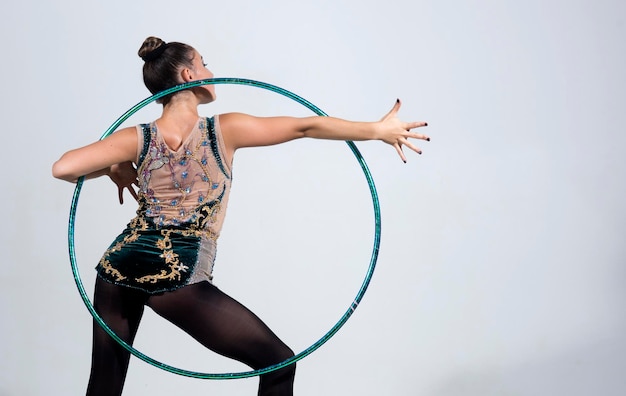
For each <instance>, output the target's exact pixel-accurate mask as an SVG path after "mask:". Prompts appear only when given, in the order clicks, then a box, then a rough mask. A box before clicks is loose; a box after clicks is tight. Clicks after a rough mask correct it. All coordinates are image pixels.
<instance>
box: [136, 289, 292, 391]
mask: <svg viewBox="0 0 626 396" xmlns="http://www.w3.org/2000/svg"><path fill="white" fill-rule="evenodd" d="M147 305H148V306H149V307H150V308H152V309H153V310H154V311H155V312H156V313H157V314H159V315H161V316H162V317H164V318H165V319H167V320H169V321H170V322H172V323H173V324H175V325H176V326H178V327H180V328H181V329H182V330H184V331H185V332H187V333H188V334H190V335H191V336H192V337H193V338H195V339H196V340H198V341H199V342H200V343H201V344H202V345H204V346H205V347H207V348H209V349H211V350H213V351H215V352H217V353H219V354H221V355H224V356H227V357H230V358H232V359H236V360H238V361H240V362H243V363H245V364H247V365H249V366H250V367H252V368H253V369H261V368H265V367H268V366H271V365H273V364H276V363H280V362H282V361H284V360H285V359H288V358H290V357H292V356H293V351H292V350H291V349H289V347H288V346H287V345H285V344H284V343H283V342H282V341H281V340H280V339H279V338H278V337H277V336H276V335H275V334H274V333H273V332H272V331H271V330H270V329H269V328H268V327H267V326H266V325H265V323H263V322H262V321H261V320H260V319H259V318H258V317H257V316H256V315H254V314H253V313H252V312H251V311H250V310H248V309H247V308H246V307H244V306H243V305H241V304H240V303H238V302H237V301H235V300H234V299H232V298H231V297H229V296H227V295H226V294H224V293H223V292H221V291H220V290H219V289H218V288H217V287H215V286H214V285H212V284H211V283H209V282H200V283H196V284H193V285H189V286H185V287H183V288H182V289H179V290H176V291H173V292H168V293H164V294H162V295H158V296H150V298H149V299H148V303H147ZM295 370H296V368H295V364H292V365H289V366H287V367H284V368H282V369H280V370H277V371H273V372H271V373H269V374H264V375H262V376H261V377H260V383H259V396H279V395H280V396H291V395H292V394H293V381H294V376H295Z"/></svg>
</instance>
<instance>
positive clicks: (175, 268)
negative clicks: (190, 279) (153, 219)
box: [135, 230, 189, 283]
mask: <svg viewBox="0 0 626 396" xmlns="http://www.w3.org/2000/svg"><path fill="white" fill-rule="evenodd" d="M171 233H172V231H171V230H161V235H163V239H158V240H157V241H156V246H157V248H159V249H161V250H162V251H163V253H161V255H160V256H159V257H161V258H163V259H164V260H165V263H167V264H169V268H170V272H167V271H166V270H161V272H159V273H158V274H153V275H145V276H142V277H141V278H135V280H136V281H137V282H138V283H146V282H149V283H157V281H160V280H180V275H181V272H186V271H187V270H188V269H189V267H188V266H186V265H184V264H182V263H181V262H180V260H178V254H176V253H174V251H173V250H172V241H171V239H170V234H171Z"/></svg>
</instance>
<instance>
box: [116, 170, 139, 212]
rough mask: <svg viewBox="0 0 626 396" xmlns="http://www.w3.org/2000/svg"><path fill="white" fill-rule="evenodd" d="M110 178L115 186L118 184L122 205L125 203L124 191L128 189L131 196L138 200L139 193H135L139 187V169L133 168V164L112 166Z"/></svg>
mask: <svg viewBox="0 0 626 396" xmlns="http://www.w3.org/2000/svg"><path fill="white" fill-rule="evenodd" d="M109 177H110V178H111V180H113V182H114V183H115V184H117V191H118V197H119V200H120V205H121V204H123V203H124V189H125V188H127V189H128V191H129V192H130V195H132V196H133V198H135V201H136V200H137V199H138V196H137V192H136V191H135V187H133V184H134V185H135V186H137V187H139V184H138V182H137V169H135V167H134V166H133V163H132V162H130V161H128V162H122V163H121V164H115V165H112V166H111V168H110V169H109Z"/></svg>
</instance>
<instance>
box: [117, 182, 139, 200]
mask: <svg viewBox="0 0 626 396" xmlns="http://www.w3.org/2000/svg"><path fill="white" fill-rule="evenodd" d="M133 184H137V183H136V182H133V183H131V184H129V185H128V186H125V187H118V189H117V197H118V199H119V201H120V205H123V204H124V189H125V188H127V189H128V192H130V195H132V196H133V198H134V199H135V201H139V196H138V195H137V191H135V189H134V188H133Z"/></svg>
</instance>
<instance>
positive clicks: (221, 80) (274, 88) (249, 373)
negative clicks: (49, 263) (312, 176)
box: [68, 77, 380, 379]
mask: <svg viewBox="0 0 626 396" xmlns="http://www.w3.org/2000/svg"><path fill="white" fill-rule="evenodd" d="M211 84H231V85H248V86H253V87H257V88H263V89H266V90H269V91H272V92H275V93H278V94H281V95H283V96H286V97H287V98H290V99H292V100H294V101H296V102H298V103H300V104H302V105H303V106H305V107H307V108H309V109H310V110H312V111H313V112H314V113H315V114H317V115H320V116H327V114H326V113H324V112H323V111H322V110H320V109H319V108H318V107H317V106H315V105H313V104H312V103H311V102H309V101H307V100H306V99H304V98H301V97H300V96H298V95H296V94H294V93H292V92H289V91H287V90H286V89H283V88H280V87H277V86H275V85H271V84H267V83H264V82H260V81H254V80H248V79H243V78H228V77H223V78H211V79H206V80H198V81H192V82H189V83H185V84H181V85H178V86H175V87H172V88H170V89H167V90H165V91H162V92H159V93H157V94H155V95H153V96H150V97H149V98H146V99H144V100H142V101H141V102H139V103H137V104H136V105H135V106H133V107H132V108H131V109H130V110H128V111H127V112H126V113H124V114H123V115H122V116H121V117H120V118H118V119H117V121H115V122H114V123H113V124H112V125H111V126H110V127H109V128H108V129H107V130H106V132H104V134H103V135H102V137H100V140H102V139H104V138H105V137H107V136H109V135H110V134H111V133H113V131H115V130H116V129H117V128H118V127H119V126H120V125H121V124H122V123H123V122H124V121H126V120H127V119H128V118H129V117H130V116H131V115H133V114H135V113H136V112H137V111H139V110H140V109H142V108H143V107H145V106H146V105H148V104H149V103H151V102H153V101H155V100H157V99H159V98H161V97H163V96H166V95H169V94H171V93H174V92H178V91H181V90H183V89H189V88H194V87H198V86H201V85H211ZM346 143H347V144H348V147H350V150H352V153H353V154H354V156H355V157H356V159H357V161H358V162H359V164H360V166H361V169H362V170H363V173H364V174H365V178H366V179H367V184H368V186H369V189H370V194H371V196H372V203H373V204H374V216H375V225H374V229H375V234H374V246H373V249H372V255H371V258H370V264H369V267H368V269H367V273H366V275H365V279H364V280H363V283H362V284H361V287H360V289H359V291H358V292H357V294H356V296H355V297H354V301H352V303H351V304H350V306H349V307H348V309H347V310H346V312H345V313H344V314H343V316H342V317H341V318H340V319H339V321H337V323H336V324H335V325H334V326H333V327H332V328H331V329H330V330H329V331H328V332H327V333H326V334H324V336H323V337H322V338H320V339H319V340H317V341H316V342H315V343H313V344H312V345H311V346H310V347H308V348H307V349H305V350H303V351H302V352H300V353H298V354H296V355H295V356H293V357H291V358H289V359H287V360H285V361H283V362H281V363H278V364H275V365H272V366H269V367H266V368H264V369H258V370H254V371H245V372H238V373H218V374H211V373H201V372H195V371H188V370H183V369H179V368H176V367H173V366H170V365H167V364H165V363H161V362H159V361H157V360H155V359H153V358H151V357H149V356H146V355H145V354H143V353H141V352H140V351H138V350H137V349H135V348H133V347H132V346H130V345H128V344H127V343H126V342H125V341H124V340H122V339H121V338H119V337H118V336H117V334H115V332H114V331H113V330H111V328H110V327H109V326H108V325H107V324H106V323H105V322H104V320H102V318H101V317H100V315H98V313H97V312H96V310H95V308H94V306H93V304H92V303H91V301H90V300H89V297H88V296H87V293H86V292H85V288H84V287H83V283H82V281H81V278H80V274H79V271H78V267H77V265H76V252H75V248H74V224H75V220H76V207H77V204H78V197H79V195H80V190H81V189H82V186H83V181H84V177H81V178H79V179H78V182H77V183H76V188H75V189H74V196H73V198H72V206H71V208H70V218H69V227H68V244H69V254H70V263H71V265H72V273H73V275H74V280H75V281H76V286H77V287H78V292H79V293H80V296H81V297H82V299H83V302H84V303H85V305H86V306H87V309H88V310H89V312H90V313H91V315H92V316H93V318H94V319H95V320H96V322H97V323H98V325H100V326H101V327H102V328H103V329H104V330H105V331H106V332H107V333H108V334H109V335H110V336H111V337H113V339H115V341H117V342H118V343H119V344H120V345H122V346H123V347H124V348H125V349H126V350H128V351H129V352H130V353H132V354H133V355H135V356H136V357H138V358H139V359H141V360H143V361H144V362H146V363H149V364H151V365H153V366H155V367H158V368H161V369H163V370H165V371H169V372H171V373H174V374H179V375H183V376H186V377H192V378H200V379H237V378H248V377H254V376H257V375H262V374H267V373H269V372H272V371H274V370H278V369H280V368H283V367H285V366H288V365H290V364H293V363H295V362H297V361H298V360H300V359H302V358H304V357H306V356H308V355H310V354H311V353H313V352H314V351H315V350H317V349H318V348H319V347H321V346H322V345H323V344H324V343H326V341H328V340H329V339H330V338H331V337H332V336H333V335H335V333H337V331H339V329H340V328H341V327H342V326H343V325H344V324H345V323H346V322H347V321H348V319H349V318H350V316H352V314H353V313H354V311H355V310H356V308H357V307H358V305H359V303H360V302H361V299H362V298H363V295H365V291H366V290H367V287H368V285H369V283H370V280H371V279H372V275H373V274H374V268H375V267H376V261H377V260H378V252H379V249H380V205H379V202H378V193H377V192H376V187H375V185H374V180H373V178H372V175H371V174H370V171H369V169H368V167H367V164H366V163H365V160H364V159H363V156H362V155H361V153H360V152H359V150H358V149H357V148H356V146H355V145H354V143H352V142H351V141H346Z"/></svg>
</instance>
